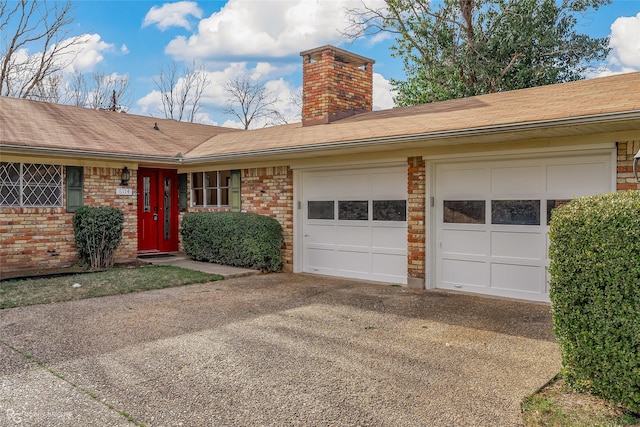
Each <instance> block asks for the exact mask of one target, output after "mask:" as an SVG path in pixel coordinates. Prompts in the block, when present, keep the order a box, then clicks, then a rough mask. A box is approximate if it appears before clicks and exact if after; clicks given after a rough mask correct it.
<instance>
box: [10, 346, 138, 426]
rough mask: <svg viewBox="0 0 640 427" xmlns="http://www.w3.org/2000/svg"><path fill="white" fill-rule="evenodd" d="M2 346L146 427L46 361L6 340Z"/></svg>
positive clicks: (133, 422) (129, 419) (136, 423)
mask: <svg viewBox="0 0 640 427" xmlns="http://www.w3.org/2000/svg"><path fill="white" fill-rule="evenodd" d="M0 344H2V345H4V346H5V347H7V348H8V349H10V350H11V351H13V352H15V353H17V354H19V355H20V356H22V357H23V358H24V359H25V360H27V361H29V362H32V363H35V364H36V365H38V367H40V368H41V369H43V370H45V371H47V372H49V373H50V374H51V375H53V376H54V377H56V378H58V379H60V380H62V381H64V382H65V383H67V384H69V385H70V386H71V387H73V388H74V389H75V390H77V391H79V392H80V393H82V394H84V395H85V396H88V397H90V398H91V399H93V400H94V401H96V402H98V403H100V404H102V405H104V406H106V407H107V408H108V409H109V410H111V411H115V412H117V413H118V414H119V415H121V416H122V417H124V418H125V419H126V420H127V421H129V422H130V423H132V424H134V425H135V426H137V427H146V424H144V423H141V422H139V421H137V420H136V419H135V418H134V417H133V415H131V414H129V413H128V412H126V411H123V410H119V409H117V408H116V407H114V406H113V405H112V404H110V403H108V402H107V401H106V400H105V399H101V398H100V396H98V395H97V394H96V393H94V392H92V391H91V390H88V389H86V388H84V387H82V386H80V385H78V384H76V383H74V382H73V381H71V380H69V379H68V378H66V377H65V376H64V375H63V374H62V373H60V372H58V371H56V370H55V369H53V368H51V367H49V366H48V365H47V364H46V363H45V362H44V361H42V360H39V359H36V358H35V357H34V356H33V355H31V354H29V353H27V352H26V351H23V350H20V349H19V348H16V347H14V346H12V345H11V344H9V343H7V342H5V341H4V340H1V339H0Z"/></svg>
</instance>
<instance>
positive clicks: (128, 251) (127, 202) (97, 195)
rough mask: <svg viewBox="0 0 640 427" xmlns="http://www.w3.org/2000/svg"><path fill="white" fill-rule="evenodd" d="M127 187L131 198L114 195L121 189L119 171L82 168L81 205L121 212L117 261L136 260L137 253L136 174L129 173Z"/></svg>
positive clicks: (134, 172)
mask: <svg viewBox="0 0 640 427" xmlns="http://www.w3.org/2000/svg"><path fill="white" fill-rule="evenodd" d="M130 173H131V179H130V180H129V188H132V189H133V195H131V196H123V195H116V188H118V187H121V185H120V176H121V175H122V169H115V168H98V167H85V168H84V205H85V206H111V207H114V208H117V209H120V210H121V211H122V212H123V213H124V226H123V230H122V242H121V243H120V246H119V247H118V250H117V251H116V254H115V257H116V259H117V260H127V259H135V258H136V256H137V253H138V198H137V189H136V188H135V186H136V184H135V183H136V182H137V181H138V178H137V171H136V170H131V171H130Z"/></svg>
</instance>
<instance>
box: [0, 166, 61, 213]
mask: <svg viewBox="0 0 640 427" xmlns="http://www.w3.org/2000/svg"><path fill="white" fill-rule="evenodd" d="M62 185H63V179H62V166H56V165H41V164H35V163H12V162H0V206H23V207H62V202H63V197H62V195H63V188H62Z"/></svg>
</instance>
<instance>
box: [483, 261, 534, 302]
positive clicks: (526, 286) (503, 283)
mask: <svg viewBox="0 0 640 427" xmlns="http://www.w3.org/2000/svg"><path fill="white" fill-rule="evenodd" d="M543 278H544V270H543V269H541V268H540V265H514V264H499V263H493V264H492V265H491V287H492V288H493V289H501V290H506V291H516V292H518V293H521V292H530V293H534V294H539V293H542V291H543V289H541V285H542V283H543ZM513 296H515V295H513Z"/></svg>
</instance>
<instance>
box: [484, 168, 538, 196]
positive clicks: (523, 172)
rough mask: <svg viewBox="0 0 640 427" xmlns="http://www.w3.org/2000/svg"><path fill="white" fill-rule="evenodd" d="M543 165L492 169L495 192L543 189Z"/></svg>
mask: <svg viewBox="0 0 640 427" xmlns="http://www.w3.org/2000/svg"><path fill="white" fill-rule="evenodd" d="M542 174H543V171H542V167H540V166H533V167H517V168H512V167H508V168H494V169H492V170H491V191H492V192H493V193H502V194H516V193H523V192H525V193H526V192H530V193H540V192H542V191H543V181H542Z"/></svg>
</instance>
